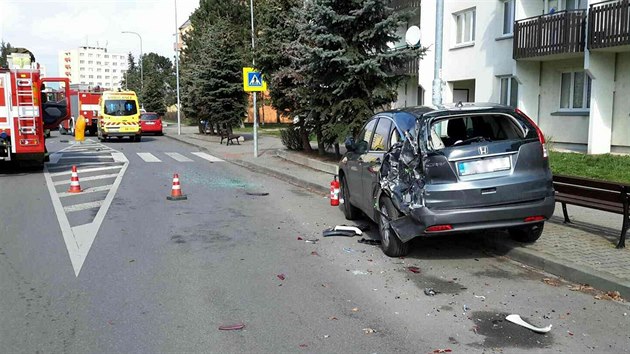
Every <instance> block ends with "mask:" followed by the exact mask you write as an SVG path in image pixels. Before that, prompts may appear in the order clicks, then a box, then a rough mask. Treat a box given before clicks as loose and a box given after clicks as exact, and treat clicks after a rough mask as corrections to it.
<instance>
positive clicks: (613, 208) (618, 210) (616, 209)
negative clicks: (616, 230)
mask: <svg viewBox="0 0 630 354" xmlns="http://www.w3.org/2000/svg"><path fill="white" fill-rule="evenodd" d="M556 201H557V202H560V203H565V204H572V205H577V206H581V207H585V208H590V209H597V210H603V211H608V212H611V213H615V214H623V206H622V205H620V204H618V205H610V204H603V203H594V202H593V201H592V200H584V199H576V198H563V197H561V196H558V197H556Z"/></svg>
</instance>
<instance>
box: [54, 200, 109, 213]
mask: <svg viewBox="0 0 630 354" xmlns="http://www.w3.org/2000/svg"><path fill="white" fill-rule="evenodd" d="M101 205H103V201H102V200H97V201H95V202H88V203H81V204H73V205H68V206H66V207H63V211H65V212H66V213H71V212H73V211H81V210H87V209H94V208H100V207H101Z"/></svg>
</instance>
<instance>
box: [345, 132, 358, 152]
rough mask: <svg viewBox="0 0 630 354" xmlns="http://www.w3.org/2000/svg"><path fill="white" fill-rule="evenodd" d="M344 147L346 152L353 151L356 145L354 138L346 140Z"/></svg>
mask: <svg viewBox="0 0 630 354" xmlns="http://www.w3.org/2000/svg"><path fill="white" fill-rule="evenodd" d="M344 144H345V145H346V150H347V151H351V152H352V151H355V150H356V145H355V144H354V138H353V137H351V136H349V137H347V138H346V141H345V143H344Z"/></svg>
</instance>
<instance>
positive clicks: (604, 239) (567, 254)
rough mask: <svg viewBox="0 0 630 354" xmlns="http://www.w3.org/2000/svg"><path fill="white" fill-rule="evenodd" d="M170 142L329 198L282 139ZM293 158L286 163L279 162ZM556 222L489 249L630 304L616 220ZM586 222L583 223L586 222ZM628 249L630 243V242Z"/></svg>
mask: <svg viewBox="0 0 630 354" xmlns="http://www.w3.org/2000/svg"><path fill="white" fill-rule="evenodd" d="M165 133H166V136H168V137H171V138H173V139H177V140H180V141H182V142H185V143H187V144H191V145H194V146H197V147H199V148H201V149H205V150H207V151H209V152H210V153H211V154H214V155H216V156H218V157H221V158H223V159H225V160H226V161H229V162H232V163H235V164H238V165H241V166H243V167H246V168H249V169H251V170H254V171H256V172H261V173H266V174H269V175H273V176H275V177H278V178H280V179H282V180H285V181H287V182H289V183H293V184H295V185H300V186H304V187H307V188H309V189H311V190H315V191H317V192H321V193H322V195H326V194H327V192H328V188H329V183H330V180H331V174H330V173H327V172H323V171H319V170H316V169H312V168H308V167H305V166H303V165H306V164H307V163H306V161H305V163H304V164H302V165H299V164H296V163H294V162H295V161H299V159H300V158H302V159H308V157H305V156H304V155H300V154H296V153H292V152H288V151H286V150H285V149H284V147H283V146H282V143H281V141H280V139H279V138H277V137H274V136H266V135H261V136H259V139H258V150H259V157H257V158H256V157H254V156H253V141H252V140H251V139H252V137H251V135H245V138H246V139H245V141H243V142H241V145H230V146H226V145H221V144H219V140H220V139H219V138H218V137H216V136H207V135H201V134H198V131H197V127H184V126H183V127H182V134H181V135H177V130H176V126H175V125H173V124H169V126H168V128H166V129H165ZM278 150H282V152H283V153H282V154H281V155H286V154H292V155H293V156H292V158H291V160H292V161H293V162H288V161H287V160H284V159H283V158H280V157H278V154H277V153H276V152H277V151H278ZM560 210H561V207H560V204H557V206H556V216H554V217H553V218H552V220H551V221H550V222H547V223H546V224H545V230H544V232H543V235H542V236H541V238H540V239H539V240H538V241H537V242H536V243H534V244H527V245H526V244H522V243H518V242H514V241H511V240H510V239H509V238H507V237H505V235H495V236H491V237H489V238H488V241H487V246H489V247H491V248H494V249H495V250H496V252H497V253H499V254H501V255H506V256H508V257H510V258H512V259H514V260H516V261H519V262H521V263H524V264H527V265H530V266H533V267H536V268H540V269H542V270H545V271H547V272H549V273H551V274H554V275H557V276H560V277H563V278H566V279H567V280H570V281H574V282H577V283H582V284H589V285H591V286H593V287H595V288H597V289H600V290H604V291H608V290H613V291H614V290H616V291H619V292H620V293H621V294H622V296H623V297H625V298H628V299H630V248H626V249H616V248H615V245H616V243H617V240H618V238H619V231H620V229H621V222H620V221H619V220H620V218H619V217H618V215H614V214H610V213H606V212H601V211H597V210H591V209H584V208H574V207H571V208H570V215H571V218H572V221H574V222H575V224H573V225H571V226H569V225H566V224H563V223H562V220H563V219H562V218H561V217H558V215H561V212H560V214H558V211H560ZM583 221H585V222H583ZM629 244H630V241H629Z"/></svg>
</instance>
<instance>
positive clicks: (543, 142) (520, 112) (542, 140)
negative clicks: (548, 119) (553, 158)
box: [516, 108, 549, 158]
mask: <svg viewBox="0 0 630 354" xmlns="http://www.w3.org/2000/svg"><path fill="white" fill-rule="evenodd" d="M516 113H518V114H520V115H522V116H523V117H525V119H527V121H528V122H529V124H531V125H532V126H533V127H534V128H535V129H536V134H538V141H540V144H541V145H542V153H543V157H544V158H547V157H548V156H549V154H548V153H547V146H545V135H543V132H542V130H540V128H538V125H536V123H534V121H533V120H532V119H531V118H529V117H528V116H527V114H525V113H523V111H521V110H520V109H518V108H517V109H516Z"/></svg>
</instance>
